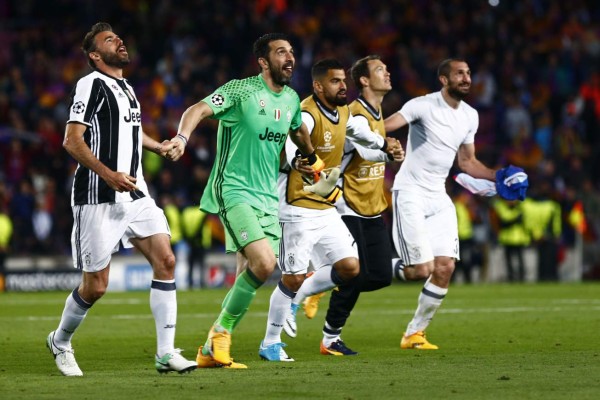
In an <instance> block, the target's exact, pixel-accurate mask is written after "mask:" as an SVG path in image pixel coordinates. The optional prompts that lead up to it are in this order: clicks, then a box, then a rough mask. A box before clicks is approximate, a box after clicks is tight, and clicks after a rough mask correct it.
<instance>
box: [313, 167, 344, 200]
mask: <svg viewBox="0 0 600 400" xmlns="http://www.w3.org/2000/svg"><path fill="white" fill-rule="evenodd" d="M339 177H340V169H339V168H337V167H336V168H333V169H332V170H331V172H330V173H329V175H327V174H325V171H321V174H320V178H321V179H319V181H318V182H316V183H315V184H313V185H310V186H304V191H306V192H309V193H314V194H318V195H319V196H321V197H323V198H324V199H325V200H327V201H328V202H330V203H332V204H333V203H335V202H336V201H337V200H338V199H339V198H340V197H341V196H342V193H343V191H342V189H340V188H339V187H338V186H337V185H336V184H337V180H338V178H339Z"/></svg>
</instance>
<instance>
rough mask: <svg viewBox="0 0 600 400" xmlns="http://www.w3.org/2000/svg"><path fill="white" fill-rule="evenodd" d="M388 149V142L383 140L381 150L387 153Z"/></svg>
mask: <svg viewBox="0 0 600 400" xmlns="http://www.w3.org/2000/svg"><path fill="white" fill-rule="evenodd" d="M387 148H388V142H387V140H385V139H383V147H382V148H381V151H383V152H385V151H386V150H387Z"/></svg>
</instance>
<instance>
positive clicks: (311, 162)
mask: <svg viewBox="0 0 600 400" xmlns="http://www.w3.org/2000/svg"><path fill="white" fill-rule="evenodd" d="M306 159H307V160H308V165H314V163H316V162H317V152H316V151H313V152H312V153H310V154H309V155H307V156H306Z"/></svg>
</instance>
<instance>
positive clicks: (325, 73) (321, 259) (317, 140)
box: [259, 59, 399, 361]
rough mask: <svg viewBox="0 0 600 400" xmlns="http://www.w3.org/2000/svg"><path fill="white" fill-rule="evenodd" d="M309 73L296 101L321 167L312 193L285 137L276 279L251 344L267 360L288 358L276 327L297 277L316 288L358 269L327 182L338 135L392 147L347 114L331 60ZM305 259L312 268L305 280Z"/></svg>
mask: <svg viewBox="0 0 600 400" xmlns="http://www.w3.org/2000/svg"><path fill="white" fill-rule="evenodd" d="M311 72H312V78H313V91H314V93H313V95H312V96H310V97H308V98H306V99H304V100H303V101H302V103H301V108H302V122H303V124H304V125H305V126H306V127H307V129H308V131H309V132H310V134H311V136H310V138H311V143H312V146H313V147H314V148H315V150H316V153H317V155H318V156H319V157H320V158H321V159H322V160H323V162H324V163H325V165H327V166H328V167H329V168H328V169H326V170H325V174H322V175H321V176H320V177H315V179H314V181H317V180H318V181H317V182H316V183H315V185H314V186H312V187H310V189H308V190H312V191H313V192H317V193H312V192H310V191H306V190H305V189H304V186H307V184H306V182H305V180H304V179H303V175H302V174H301V173H300V172H299V171H297V170H296V169H294V168H290V166H292V167H293V166H294V165H295V164H297V163H298V160H301V159H302V158H298V157H295V154H296V146H295V145H294V144H293V143H292V142H291V141H289V140H288V141H287V142H286V146H285V153H286V159H287V162H286V163H285V165H284V166H283V168H282V172H281V173H280V175H279V182H278V185H279V219H280V221H281V227H282V242H281V249H280V253H279V267H280V268H281V272H282V279H281V281H280V282H279V284H278V285H277V287H276V288H275V290H274V291H273V294H272V295H271V300H270V307H269V316H268V321H267V329H266V334H265V337H264V340H263V341H262V343H261V344H260V348H259V355H260V357H261V358H263V359H265V360H269V361H293V359H292V358H290V357H289V356H288V355H287V353H286V351H285V350H284V349H283V347H284V346H285V344H284V343H283V342H282V341H281V331H282V328H283V324H284V323H285V320H286V317H287V315H288V314H289V312H290V308H291V304H292V299H293V298H294V297H295V296H296V291H297V290H298V288H300V286H301V285H302V284H303V282H304V283H305V284H309V285H308V287H310V290H314V293H318V292H322V291H324V290H327V289H331V288H332V287H334V286H337V285H343V284H347V283H349V282H351V281H352V280H353V279H354V278H355V277H356V276H357V274H358V272H359V263H358V253H357V250H356V247H355V245H354V239H353V237H352V235H351V234H350V232H349V231H348V228H347V227H346V225H345V224H344V222H343V221H342V219H341V217H340V215H339V214H338V213H337V211H336V209H335V206H334V202H335V201H336V199H337V198H339V195H340V194H341V191H340V190H339V189H336V188H335V187H334V184H335V182H334V179H335V178H336V174H337V169H335V168H334V167H336V166H339V165H340V163H341V161H342V155H343V150H344V143H345V140H346V137H347V136H348V137H349V138H351V139H352V140H354V141H356V142H358V143H360V144H362V145H364V146H365V147H367V148H371V149H374V150H379V149H380V150H383V151H385V152H388V153H389V154H393V153H394V151H395V150H397V148H398V147H399V144H398V143H397V141H396V140H395V139H384V138H383V137H382V136H380V135H378V134H376V133H373V132H372V131H371V130H370V129H369V128H368V127H367V126H363V125H359V124H358V123H357V121H356V120H355V119H354V117H353V116H352V115H351V114H350V111H349V109H348V106H347V104H346V83H345V79H346V74H345V72H344V67H343V66H342V65H341V64H340V63H339V62H337V61H336V60H331V59H326V60H322V61H319V62H317V63H316V64H314V65H313V67H312V71H311ZM365 125H366V124H365ZM388 143H389V144H388ZM327 174H330V175H329V176H328V175H327ZM317 178H320V179H317ZM308 186H310V185H308ZM309 261H310V262H312V264H313V266H314V267H315V269H316V272H315V274H313V275H312V276H311V277H310V278H309V279H308V280H306V282H305V281H304V279H305V277H306V273H307V271H308V267H309ZM320 267H322V268H320ZM309 281H310V282H309Z"/></svg>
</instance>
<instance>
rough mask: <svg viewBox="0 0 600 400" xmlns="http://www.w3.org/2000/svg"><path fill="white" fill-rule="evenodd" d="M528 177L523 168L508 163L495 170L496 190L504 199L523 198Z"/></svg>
mask: <svg viewBox="0 0 600 400" xmlns="http://www.w3.org/2000/svg"><path fill="white" fill-rule="evenodd" d="M528 187H529V179H528V176H527V174H526V173H525V171H524V170H523V168H519V167H515V166H513V165H509V166H508V167H505V168H502V169H499V170H498V171H496V190H497V191H498V195H499V196H500V197H502V198H503V199H506V200H525V197H526V196H527V188H528Z"/></svg>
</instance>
